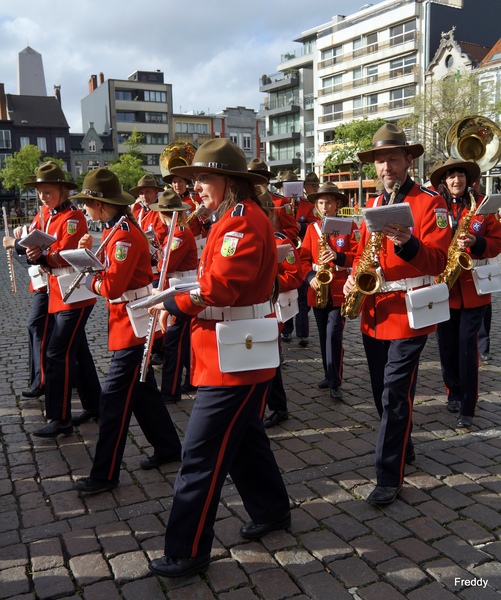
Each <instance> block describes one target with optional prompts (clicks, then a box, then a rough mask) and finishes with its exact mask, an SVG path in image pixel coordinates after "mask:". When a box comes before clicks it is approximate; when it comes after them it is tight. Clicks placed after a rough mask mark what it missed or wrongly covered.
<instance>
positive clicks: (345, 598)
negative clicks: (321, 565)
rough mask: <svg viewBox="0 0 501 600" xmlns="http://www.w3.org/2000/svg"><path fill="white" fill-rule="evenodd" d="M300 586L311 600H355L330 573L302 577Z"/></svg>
mask: <svg viewBox="0 0 501 600" xmlns="http://www.w3.org/2000/svg"><path fill="white" fill-rule="evenodd" d="M298 585H299V586H300V588H301V589H302V590H303V591H304V593H305V594H306V596H307V597H308V598H310V599H311V600H353V596H351V595H350V594H349V593H348V592H347V591H346V590H345V589H344V588H343V587H342V585H341V584H340V583H338V582H337V581H336V580H335V579H334V577H333V576H332V575H330V574H329V573H325V572H323V573H314V574H312V575H306V576H305V577H301V579H300V580H299V581H298Z"/></svg>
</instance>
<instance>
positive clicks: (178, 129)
mask: <svg viewBox="0 0 501 600" xmlns="http://www.w3.org/2000/svg"><path fill="white" fill-rule="evenodd" d="M182 126H183V124H182V123H180V122H179V121H177V122H176V133H181V131H182V129H181V128H182Z"/></svg>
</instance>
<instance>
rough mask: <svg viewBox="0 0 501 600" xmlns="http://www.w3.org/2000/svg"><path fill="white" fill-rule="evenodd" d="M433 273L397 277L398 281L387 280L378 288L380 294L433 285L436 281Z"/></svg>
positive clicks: (407, 290)
mask: <svg viewBox="0 0 501 600" xmlns="http://www.w3.org/2000/svg"><path fill="white" fill-rule="evenodd" d="M434 279H435V278H434V277H433V276H432V275H421V276H420V277H411V278H410V279H397V280H396V281H385V282H384V283H383V284H382V286H381V287H380V288H379V290H378V292H377V293H378V294H384V293H386V292H409V291H410V290H412V289H414V288H419V287H423V286H425V285H431V284H432V283H433V281H434Z"/></svg>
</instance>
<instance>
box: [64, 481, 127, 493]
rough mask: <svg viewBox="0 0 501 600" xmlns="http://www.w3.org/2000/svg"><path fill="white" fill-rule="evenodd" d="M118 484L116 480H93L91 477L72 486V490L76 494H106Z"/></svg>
mask: <svg viewBox="0 0 501 600" xmlns="http://www.w3.org/2000/svg"><path fill="white" fill-rule="evenodd" d="M119 483H120V481H119V480H118V479H112V480H111V481H110V480H108V479H93V478H92V477H84V478H83V479H79V480H78V481H77V482H75V483H74V484H73V489H75V490H77V491H78V492H86V493H87V494H96V493H97V492H106V491H107V490H112V489H114V488H116V487H117V485H118V484H119Z"/></svg>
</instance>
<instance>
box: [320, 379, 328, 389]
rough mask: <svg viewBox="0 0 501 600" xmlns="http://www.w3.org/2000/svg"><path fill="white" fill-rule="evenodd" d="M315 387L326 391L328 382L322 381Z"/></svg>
mask: <svg viewBox="0 0 501 600" xmlns="http://www.w3.org/2000/svg"><path fill="white" fill-rule="evenodd" d="M317 385H318V387H319V388H320V389H321V390H326V389H327V388H328V387H329V382H328V381H327V379H322V381H320V382H319V383H318V384H317Z"/></svg>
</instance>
